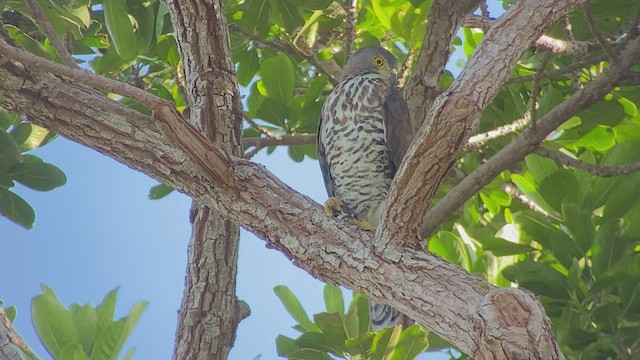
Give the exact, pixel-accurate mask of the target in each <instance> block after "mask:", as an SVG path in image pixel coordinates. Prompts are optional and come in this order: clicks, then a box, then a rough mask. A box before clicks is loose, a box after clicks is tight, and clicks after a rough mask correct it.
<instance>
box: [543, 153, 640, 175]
mask: <svg viewBox="0 0 640 360" xmlns="http://www.w3.org/2000/svg"><path fill="white" fill-rule="evenodd" d="M535 151H536V153H537V154H539V155H542V156H544V157H547V158H549V159H552V160H555V161H557V162H559V163H560V164H562V165H568V166H573V167H575V168H578V169H580V170H584V171H586V172H588V173H591V174H593V175H597V176H601V177H610V176H618V175H626V174H631V173H634V172H637V171H640V162H633V163H628V164H622V165H616V166H604V165H595V164H588V163H585V162H582V161H580V160H578V159H574V158H572V157H571V156H569V155H566V154H563V153H561V152H558V151H551V150H549V149H545V148H543V147H539V148H537V149H536V150H535Z"/></svg>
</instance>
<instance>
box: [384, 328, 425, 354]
mask: <svg viewBox="0 0 640 360" xmlns="http://www.w3.org/2000/svg"><path fill="white" fill-rule="evenodd" d="M428 345H429V342H428V341H427V336H426V334H425V333H424V331H422V329H420V327H419V326H418V325H411V326H409V327H408V328H406V329H404V330H403V331H402V333H401V334H400V338H399V339H398V344H397V345H396V347H395V349H394V351H393V356H391V360H413V359H415V358H416V357H417V356H418V354H420V353H421V352H423V351H424V350H426V349H427V346H428Z"/></svg>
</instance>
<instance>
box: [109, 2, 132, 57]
mask: <svg viewBox="0 0 640 360" xmlns="http://www.w3.org/2000/svg"><path fill="white" fill-rule="evenodd" d="M102 9H103V11H104V20H105V23H106V25H107V30H108V31H109V35H110V36H111V40H112V41H113V45H114V46H115V49H116V52H117V53H118V55H119V56H120V57H121V58H122V59H123V60H131V59H132V58H133V57H134V56H135V55H136V35H135V33H134V31H133V25H132V24H131V20H129V14H128V13H127V9H126V8H125V6H124V4H123V3H122V0H103V1H102Z"/></svg>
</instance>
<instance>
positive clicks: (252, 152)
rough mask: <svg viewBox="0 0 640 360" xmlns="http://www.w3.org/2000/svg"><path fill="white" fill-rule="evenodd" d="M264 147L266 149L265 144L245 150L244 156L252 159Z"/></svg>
mask: <svg viewBox="0 0 640 360" xmlns="http://www.w3.org/2000/svg"><path fill="white" fill-rule="evenodd" d="M262 149H264V146H256V147H255V148H253V149H251V150H249V151H247V152H245V153H244V155H242V156H243V157H244V158H245V159H247V160H251V158H252V157H254V156H255V155H256V154H257V153H259V152H260V150H262Z"/></svg>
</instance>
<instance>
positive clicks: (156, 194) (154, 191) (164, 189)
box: [147, 184, 174, 200]
mask: <svg viewBox="0 0 640 360" xmlns="http://www.w3.org/2000/svg"><path fill="white" fill-rule="evenodd" d="M173 190H174V189H173V188H172V187H171V186H169V185H165V184H158V185H156V186H153V187H151V189H149V195H147V197H148V198H149V199H150V200H159V199H162V198H164V197H165V196H167V195H169V194H171V193H172V192H173Z"/></svg>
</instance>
